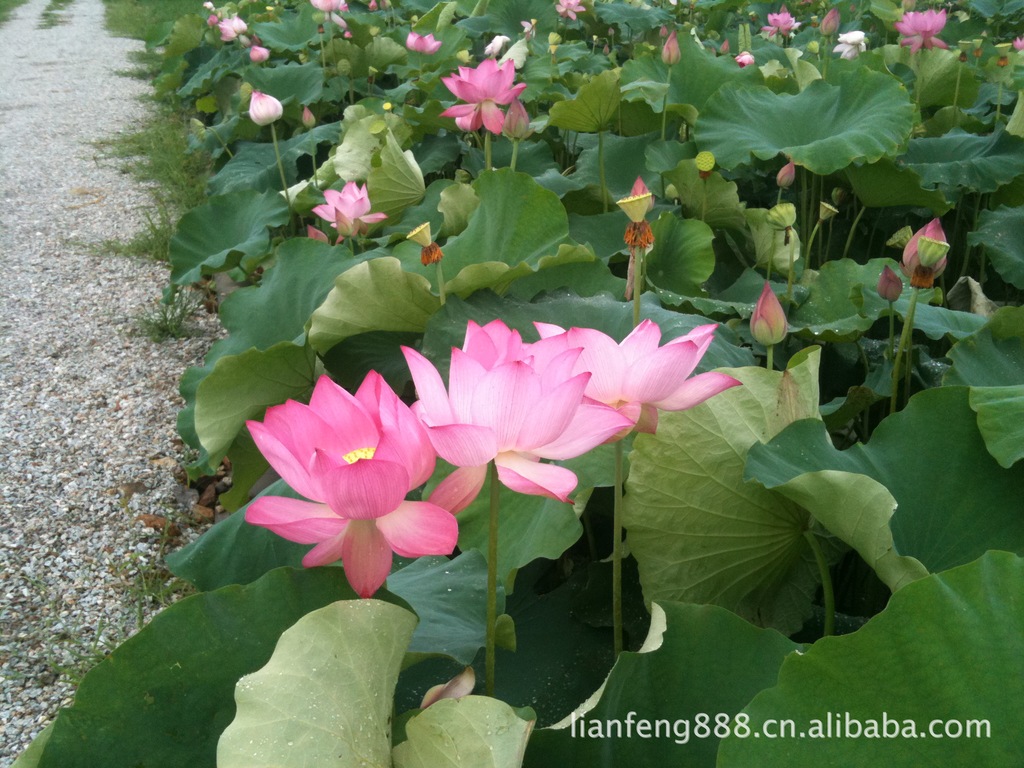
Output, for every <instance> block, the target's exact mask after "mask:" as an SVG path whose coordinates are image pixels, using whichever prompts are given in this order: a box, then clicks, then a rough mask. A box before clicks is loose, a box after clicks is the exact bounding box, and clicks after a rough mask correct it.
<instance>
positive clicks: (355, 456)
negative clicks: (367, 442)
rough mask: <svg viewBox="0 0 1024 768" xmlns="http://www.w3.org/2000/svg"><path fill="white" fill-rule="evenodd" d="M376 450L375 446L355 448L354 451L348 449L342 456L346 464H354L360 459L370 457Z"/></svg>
mask: <svg viewBox="0 0 1024 768" xmlns="http://www.w3.org/2000/svg"><path fill="white" fill-rule="evenodd" d="M376 452H377V449H376V448H372V447H371V448H356V449H355V450H354V451H349V452H348V453H346V454H345V455H344V456H342V457H341V458H343V459H344V460H345V462H346V463H347V464H355V463H356V462H357V461H359V460H360V459H372V458H373V454H375V453H376Z"/></svg>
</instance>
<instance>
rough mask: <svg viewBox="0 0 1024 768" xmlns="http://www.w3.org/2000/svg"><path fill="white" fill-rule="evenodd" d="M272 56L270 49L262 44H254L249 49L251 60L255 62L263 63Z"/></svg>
mask: <svg viewBox="0 0 1024 768" xmlns="http://www.w3.org/2000/svg"><path fill="white" fill-rule="evenodd" d="M269 58H270V51H269V50H267V49H266V48H264V47H263V46H262V45H254V46H253V47H252V48H250V49H249V60H250V61H251V62H252V63H253V64H262V63H263V62H264V61H266V60H267V59H269Z"/></svg>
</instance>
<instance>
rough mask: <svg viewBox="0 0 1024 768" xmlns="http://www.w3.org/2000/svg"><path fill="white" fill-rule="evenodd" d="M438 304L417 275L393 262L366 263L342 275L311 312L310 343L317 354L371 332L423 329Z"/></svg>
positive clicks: (423, 281)
mask: <svg viewBox="0 0 1024 768" xmlns="http://www.w3.org/2000/svg"><path fill="white" fill-rule="evenodd" d="M439 306H440V301H439V300H438V298H437V297H436V296H434V294H433V293H431V291H430V283H429V282H428V281H427V279H426V278H425V277H423V276H422V275H414V274H411V273H409V272H406V271H404V270H403V269H402V264H401V262H399V261H398V259H396V258H393V257H390V256H387V257H383V258H376V259H371V260H369V261H365V262H363V263H361V264H357V265H356V266H354V267H352V268H351V269H349V270H347V271H345V272H342V273H341V274H340V275H338V277H337V279H336V280H335V281H334V288H332V289H331V292H330V293H329V294H327V298H326V299H324V302H323V304H321V305H320V306H319V307H318V308H317V310H316V311H315V312H314V313H313V317H312V319H311V325H310V329H309V341H310V343H311V344H312V345H313V347H314V348H315V349H316V350H317V351H318V352H320V353H326V352H328V351H329V350H330V349H331V347H333V346H334V345H335V344H338V343H339V342H341V341H344V340H345V339H347V338H349V337H350V336H355V335H357V334H360V333H368V332H370V331H422V330H423V329H424V328H425V327H426V323H427V319H428V318H429V317H430V316H431V315H432V314H434V312H435V311H436V310H437V308H438V307H439Z"/></svg>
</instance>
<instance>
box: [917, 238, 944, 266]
mask: <svg viewBox="0 0 1024 768" xmlns="http://www.w3.org/2000/svg"><path fill="white" fill-rule="evenodd" d="M948 252H949V243H947V242H945V241H944V240H936V239H935V238H932V237H922V238H921V239H920V240H918V241H917V261H918V263H919V264H920V265H921V266H922V267H935V266H937V265H938V263H939V262H940V261H942V260H943V259H945V258H946V254H947V253H948Z"/></svg>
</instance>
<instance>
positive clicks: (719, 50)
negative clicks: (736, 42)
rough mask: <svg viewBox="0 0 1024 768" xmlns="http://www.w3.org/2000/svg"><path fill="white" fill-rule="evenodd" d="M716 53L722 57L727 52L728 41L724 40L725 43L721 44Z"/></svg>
mask: <svg viewBox="0 0 1024 768" xmlns="http://www.w3.org/2000/svg"><path fill="white" fill-rule="evenodd" d="M718 52H719V53H720V54H722V55H723V56H724V55H725V54H727V53H728V52H729V41H728V40H725V41H723V42H722V45H721V47H719V49H718Z"/></svg>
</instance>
